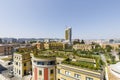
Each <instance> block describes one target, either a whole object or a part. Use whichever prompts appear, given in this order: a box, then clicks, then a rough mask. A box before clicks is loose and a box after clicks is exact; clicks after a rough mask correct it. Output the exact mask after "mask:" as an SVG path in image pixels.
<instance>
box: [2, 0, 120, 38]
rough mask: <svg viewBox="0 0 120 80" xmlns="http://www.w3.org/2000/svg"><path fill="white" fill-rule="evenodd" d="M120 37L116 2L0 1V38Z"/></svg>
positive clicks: (119, 5)
mask: <svg viewBox="0 0 120 80" xmlns="http://www.w3.org/2000/svg"><path fill="white" fill-rule="evenodd" d="M66 26H69V27H72V29H73V31H72V32H73V38H80V39H102V38H120V0H0V37H16V38H23V37H26V38H31V37H32V38H46V37H47V38H64V29H65V28H66Z"/></svg>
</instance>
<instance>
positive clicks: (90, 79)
mask: <svg viewBox="0 0 120 80" xmlns="http://www.w3.org/2000/svg"><path fill="white" fill-rule="evenodd" d="M56 76H57V79H56V80H102V78H101V73H100V72H95V71H90V70H87V69H83V68H80V67H76V66H70V65H65V64H59V65H57V73H56Z"/></svg>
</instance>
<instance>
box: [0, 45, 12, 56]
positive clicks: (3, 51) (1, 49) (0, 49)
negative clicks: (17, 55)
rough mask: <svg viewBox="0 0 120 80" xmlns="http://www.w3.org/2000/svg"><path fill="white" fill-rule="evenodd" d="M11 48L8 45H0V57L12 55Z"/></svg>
mask: <svg viewBox="0 0 120 80" xmlns="http://www.w3.org/2000/svg"><path fill="white" fill-rule="evenodd" d="M12 51H13V46H12V45H8V44H0V55H10V54H12Z"/></svg>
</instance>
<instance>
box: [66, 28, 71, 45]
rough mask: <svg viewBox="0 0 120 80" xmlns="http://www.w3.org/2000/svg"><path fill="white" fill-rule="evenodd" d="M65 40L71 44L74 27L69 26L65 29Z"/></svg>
mask: <svg viewBox="0 0 120 80" xmlns="http://www.w3.org/2000/svg"><path fill="white" fill-rule="evenodd" d="M65 40H66V42H68V43H69V44H71V43H72V28H71V27H67V28H66V29H65Z"/></svg>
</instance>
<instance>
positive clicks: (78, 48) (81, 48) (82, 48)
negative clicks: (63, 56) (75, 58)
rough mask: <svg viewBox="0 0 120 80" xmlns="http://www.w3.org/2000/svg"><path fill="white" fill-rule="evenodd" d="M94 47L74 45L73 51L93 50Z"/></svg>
mask: <svg viewBox="0 0 120 80" xmlns="http://www.w3.org/2000/svg"><path fill="white" fill-rule="evenodd" d="M93 48H94V46H93V45H91V44H75V45H73V49H75V50H91V49H93Z"/></svg>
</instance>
